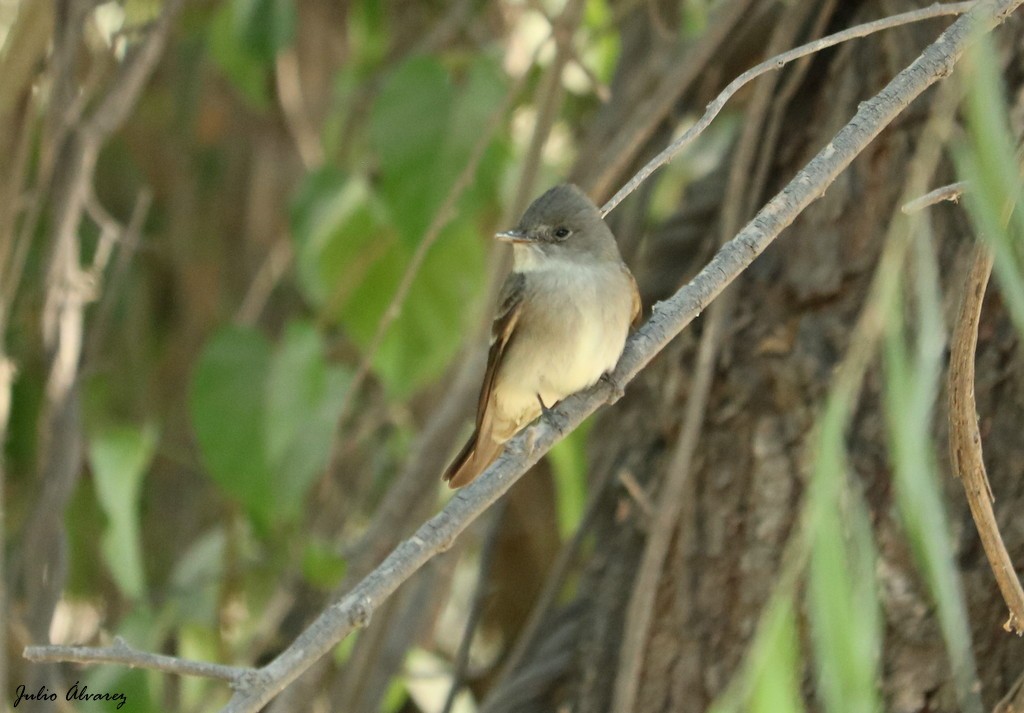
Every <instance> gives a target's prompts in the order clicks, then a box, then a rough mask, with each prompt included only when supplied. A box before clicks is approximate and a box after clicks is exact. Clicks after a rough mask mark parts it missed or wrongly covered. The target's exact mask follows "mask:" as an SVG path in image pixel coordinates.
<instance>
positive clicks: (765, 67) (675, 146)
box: [601, 0, 975, 215]
mask: <svg viewBox="0 0 1024 713" xmlns="http://www.w3.org/2000/svg"><path fill="white" fill-rule="evenodd" d="M974 5H975V2H973V0H972V1H971V2H955V3H948V4H945V5H941V4H939V3H936V4H934V5H931V6H929V7H925V8H921V9H920V10H911V11H910V12H904V13H901V14H899V15H892V16H891V17H883V18H882V19H880V20H875V21H874V22H865V23H864V24H863V25H857V26H856V27H850V28H848V29H846V30H842V31H840V32H836V33H834V34H831V35H826V36H825V37H822V38H821V39H817V40H814V41H813V42H808V43H807V44H805V45H800V46H799V47H794V48H793V49H791V50H789V51H788V52H783V53H782V54H780V55H776V56H775V57H771V58H769V59H766V60H765V61H764V62H761V64H757V65H754V66H753V67H751V68H750V69H748V70H747V71H746V72H744V73H743V74H741V75H740V76H738V77H736V79H734V80H732V81H731V82H729V85H728V86H727V87H726V88H725V89H723V90H722V92H721V93H720V94H719V95H718V96H717V97H715V99H714V101H712V102H711V103H710V104H708V108H707V109H706V110H705V111H704V114H703V116H701V117H700V119H698V120H697V123H696V124H694V125H693V126H691V127H690V128H689V129H687V130H686V131H684V132H683V134H682V136H680V137H679V138H678V139H676V140H675V141H673V142H672V143H671V144H669V145H668V146H667V147H666V148H665V149H664V150H663V151H662V152H661V153H659V154H658V155H657V156H655V157H654V158H652V159H651V160H650V161H648V162H647V165H645V166H644V167H643V168H641V169H640V170H639V171H638V172H637V174H636V175H635V176H633V178H631V179H630V180H629V182H628V183H627V184H626V185H624V186H623V187H622V188H620V189H619V191H618V193H616V194H615V195H614V196H612V197H611V198H609V199H608V202H607V203H605V204H604V205H603V206H601V215H608V214H609V213H611V212H612V211H613V210H614V209H615V206H617V205H618V204H619V203H621V202H622V201H623V199H624V198H625V197H626V196H628V195H629V194H630V193H632V192H633V191H635V190H636V189H637V188H638V187H639V186H640V184H641V183H643V182H644V181H646V180H647V179H648V178H649V177H650V175H651V174H652V173H654V172H655V171H657V170H658V169H659V168H661V167H662V166H664V165H665V164H666V163H669V162H670V161H671V160H672V159H674V158H675V157H676V156H678V155H679V152H680V151H682V150H683V149H685V148H686V147H687V146H689V145H690V144H691V143H693V140H694V139H696V138H697V136H699V135H700V134H701V133H703V132H704V130H705V129H706V128H708V126H709V125H710V124H711V122H712V121H714V119H715V117H716V116H718V114H719V113H720V112H721V111H722V109H723V108H724V107H725V104H726V102H728V101H729V99H731V98H732V96H733V95H734V94H736V92H738V91H739V90H740V89H742V88H743V87H744V86H745V85H746V84H748V83H749V82H751V81H753V80H754V79H757V78H758V77H760V76H761V75H762V74H767V73H768V72H770V71H772V70H774V69H782V68H783V67H785V66H786V65H787V64H789V63H790V62H793V61H795V60H798V59H800V58H801V57H806V56H808V55H811V54H814V53H816V52H821V51H822V50H824V49H828V48H829V47H834V46H835V45H838V44H841V43H843V42H848V41H849V40H853V39H857V38H859V37H867V36H868V35H870V34H873V33H875V32H878V31H879V30H887V29H890V28H893V27H899V26H900V25H907V24H910V23H912V22H920V21H921V20H929V19H932V18H935V17H943V16H945V15H962V14H963V13H965V12H967V11H968V10H970V9H971V8H972V7H974Z"/></svg>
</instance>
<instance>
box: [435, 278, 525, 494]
mask: <svg viewBox="0 0 1024 713" xmlns="http://www.w3.org/2000/svg"><path fill="white" fill-rule="evenodd" d="M525 285H526V277H525V276H524V275H523V274H522V273H516V272H513V273H512V274H510V275H509V276H508V278H506V279H505V284H504V285H502V288H501V297H500V298H499V300H498V311H497V314H496V315H495V317H494V324H493V325H492V327H491V332H492V338H491V350H490V352H489V353H488V355H487V369H486V371H485V372H484V383H483V385H482V386H481V387H480V400H479V402H478V403H477V408H476V428H475V429H474V430H473V435H471V436H470V437H469V440H468V441H466V445H464V446H463V447H462V450H461V451H459V454H458V455H457V456H455V460H453V461H452V462H451V464H450V465H449V466H448V468H447V469H446V470H445V472H444V474H443V475H442V476H441V477H442V479H444V480H446V481H447V482H448V485H449V486H451V487H452V488H459V487H462V486H463V485H466V484H467V483H469V482H470V481H472V480H473V479H474V478H476V476H478V475H479V474H480V472H481V471H482V470H483V469H484V468H486V467H487V466H488V465H489V464H490V462H491V461H492V460H494V458H495V457H496V456H497V455H498V453H499V452H500V451H501V446H502V444H501V443H497V442H495V441H494V439H492V438H491V428H492V427H493V421H494V412H493V409H492V406H493V404H492V403H491V391H492V390H493V388H494V380H495V376H496V374H497V373H498V367H499V366H500V364H501V358H502V356H503V355H504V353H505V349H506V348H507V347H508V344H509V342H510V341H511V339H512V335H513V333H514V332H515V328H516V323H517V322H518V321H519V317H520V315H521V314H522V304H523V292H524V288H525Z"/></svg>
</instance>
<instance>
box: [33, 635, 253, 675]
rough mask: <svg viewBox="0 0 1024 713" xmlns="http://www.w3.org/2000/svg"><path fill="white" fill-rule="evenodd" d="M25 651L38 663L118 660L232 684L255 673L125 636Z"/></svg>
mask: <svg viewBox="0 0 1024 713" xmlns="http://www.w3.org/2000/svg"><path fill="white" fill-rule="evenodd" d="M23 655H24V656H25V658H26V659H28V660H29V661H35V662H37V663H43V662H56V661H70V662H72V663H81V664H102V663H116V664H122V665H124V666H127V667H128V668H146V669H152V670H154V671H166V672H167V673H176V674H179V675H182V676H200V677H202V678H216V679H220V680H221V681H227V682H228V683H230V684H232V685H234V684H236V683H238V682H239V681H241V680H242V678H243V677H244V676H247V675H249V674H252V673H254V670H253V669H251V668H244V667H239V666H225V665H223V664H217V663H207V662H205V661H190V660H188V659H181V658H177V657H176V656H165V655H164V654H151V653H147V652H145V651H139V650H138V649H134V648H132V647H131V646H129V645H128V644H127V642H125V640H124V639H122V638H121V637H117V638H116V639H114V645H113V646H103V647H90V646H28V647H26V648H25V653H24V654H23Z"/></svg>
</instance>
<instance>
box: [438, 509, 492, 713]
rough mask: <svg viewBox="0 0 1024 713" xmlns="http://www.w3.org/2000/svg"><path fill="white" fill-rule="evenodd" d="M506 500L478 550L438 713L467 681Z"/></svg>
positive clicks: (447, 711) (448, 707) (445, 710)
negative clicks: (466, 608)
mask: <svg viewBox="0 0 1024 713" xmlns="http://www.w3.org/2000/svg"><path fill="white" fill-rule="evenodd" d="M505 505H506V503H505V502H501V503H498V505H497V507H496V508H495V509H494V512H493V513H491V523H490V527H488V528H487V530H488V531H487V535H486V537H484V546H483V550H482V551H481V552H480V564H479V566H478V569H477V580H476V589H475V590H474V591H473V599H472V600H471V602H470V605H469V615H468V616H467V617H466V627H465V629H463V632H462V641H460V642H459V649H458V651H457V652H456V654H455V665H454V666H453V670H452V685H451V687H450V688H449V689H448V697H447V698H446V699H445V702H444V708H442V709H441V713H451V711H452V706H454V705H455V697H456V696H457V695H458V693H459V691H461V690H462V687H463V685H464V684H465V682H466V672H467V671H468V670H469V654H470V652H471V649H472V647H473V635H474V634H475V633H476V629H477V627H478V626H479V625H480V620H481V619H482V618H483V615H484V607H485V605H486V604H487V601H488V599H489V598H490V596H489V595H490V589H489V587H490V579H491V566H492V565H493V564H494V554H495V551H496V550H497V549H498V541H499V539H500V538H501V526H502V523H503V522H504V520H505V510H506V507H505Z"/></svg>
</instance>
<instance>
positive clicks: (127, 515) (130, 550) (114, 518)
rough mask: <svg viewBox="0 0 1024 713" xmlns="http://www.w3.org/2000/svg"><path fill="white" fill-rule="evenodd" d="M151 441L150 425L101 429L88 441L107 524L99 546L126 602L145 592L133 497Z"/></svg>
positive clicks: (149, 458)
mask: <svg viewBox="0 0 1024 713" xmlns="http://www.w3.org/2000/svg"><path fill="white" fill-rule="evenodd" d="M156 442H157V437H156V429H155V428H154V427H153V426H152V425H146V426H143V427H141V428H140V427H137V426H130V425H123V426H116V427H107V428H104V429H102V430H100V431H98V432H97V433H94V434H92V435H91V436H90V438H89V464H90V466H91V468H92V474H93V482H94V483H95V485H96V499H97V500H98V501H99V503H100V507H101V508H103V512H104V513H105V514H106V516H107V519H108V523H107V527H106V529H105V530H104V532H103V537H102V542H101V549H102V552H103V557H104V559H105V560H106V561H107V566H108V567H110V570H111V572H112V573H113V575H114V580H115V581H116V582H117V585H118V587H119V588H120V589H121V591H122V592H124V594H125V595H127V596H128V597H130V598H132V599H139V598H141V597H142V596H143V595H144V594H145V588H146V583H145V568H144V566H143V562H142V549H141V540H140V529H139V494H140V491H141V487H142V479H143V477H144V476H145V474H146V471H147V470H148V468H149V465H150V463H151V462H152V460H153V454H154V452H155V451H156Z"/></svg>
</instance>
